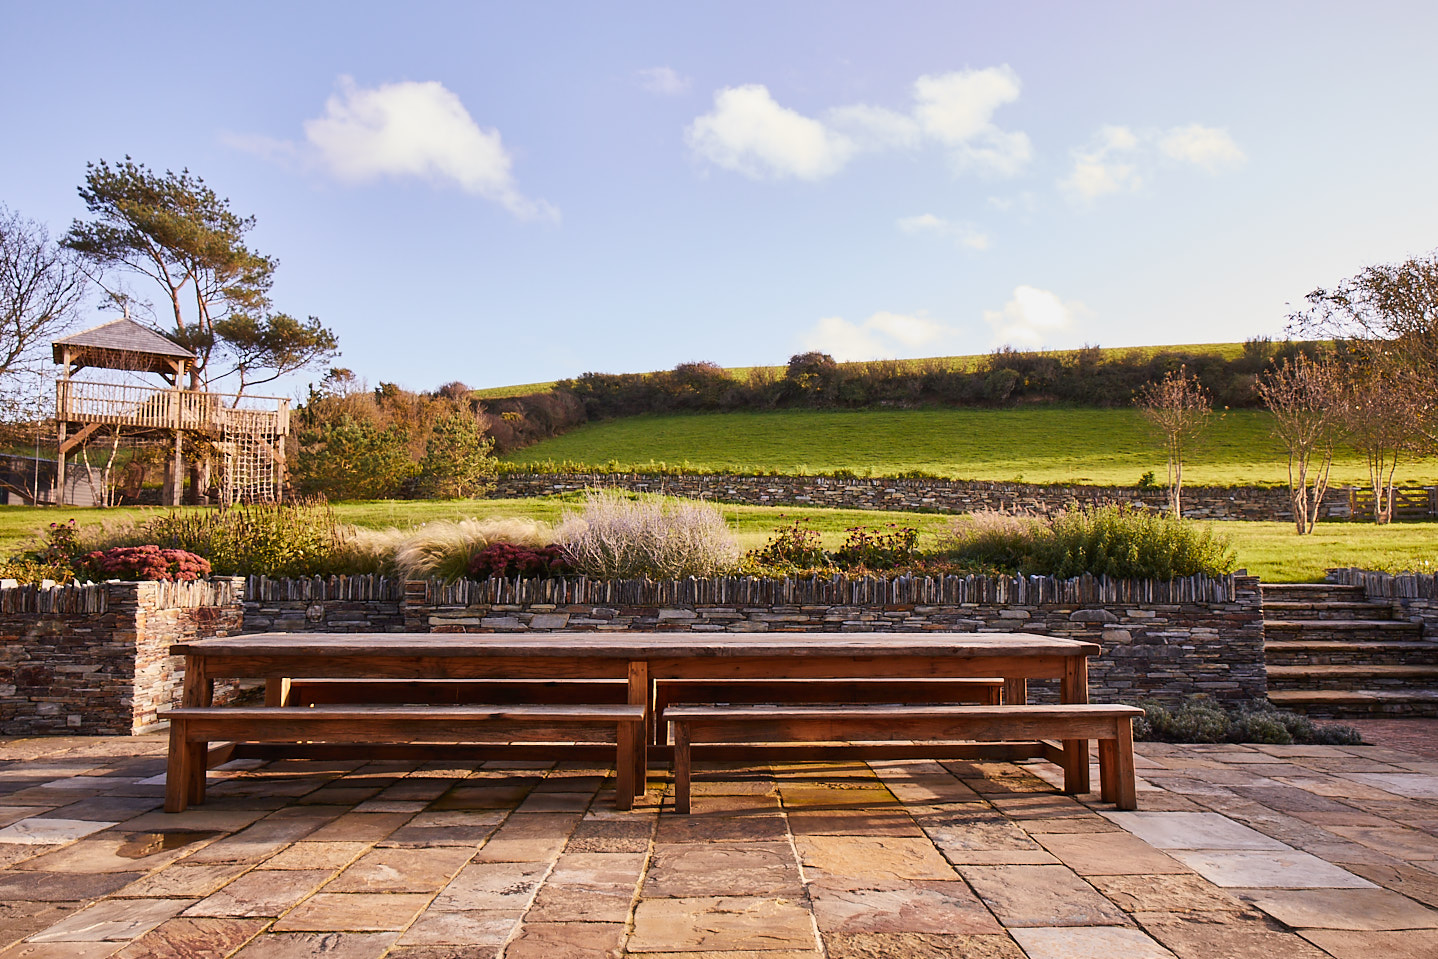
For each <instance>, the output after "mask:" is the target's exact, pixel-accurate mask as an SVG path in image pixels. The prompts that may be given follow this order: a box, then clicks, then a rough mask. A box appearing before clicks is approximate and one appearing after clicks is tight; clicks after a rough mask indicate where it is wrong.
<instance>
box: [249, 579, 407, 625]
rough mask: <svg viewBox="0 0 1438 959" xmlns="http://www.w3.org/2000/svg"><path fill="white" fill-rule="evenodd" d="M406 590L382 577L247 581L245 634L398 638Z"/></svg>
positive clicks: (395, 582)
mask: <svg viewBox="0 0 1438 959" xmlns="http://www.w3.org/2000/svg"><path fill="white" fill-rule="evenodd" d="M403 600H404V584H403V583H401V582H399V581H397V580H392V579H388V578H386V577H383V576H331V577H329V578H322V577H319V576H314V577H309V578H305V579H270V578H268V577H265V576H251V577H250V578H249V579H248V580H246V581H245V599H244V604H245V622H244V631H245V632H247V633H396V632H403V631H404V629H405V620H404V603H403Z"/></svg>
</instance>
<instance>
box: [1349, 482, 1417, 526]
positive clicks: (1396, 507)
mask: <svg viewBox="0 0 1438 959" xmlns="http://www.w3.org/2000/svg"><path fill="white" fill-rule="evenodd" d="M1434 517H1438V487H1435V486H1417V487H1407V488H1403V487H1399V488H1398V489H1395V490H1394V491H1393V518H1394V519H1395V520H1402V519H1408V520H1421V519H1432V518H1434ZM1348 518H1349V519H1353V520H1360V521H1361V520H1366V521H1368V522H1370V523H1371V522H1372V521H1373V490H1371V489H1358V488H1350V489H1349V490H1348Z"/></svg>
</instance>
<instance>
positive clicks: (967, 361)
mask: <svg viewBox="0 0 1438 959" xmlns="http://www.w3.org/2000/svg"><path fill="white" fill-rule="evenodd" d="M1040 352H1041V353H1043V355H1045V356H1053V357H1057V358H1058V359H1061V360H1065V359H1069V358H1071V357H1073V356H1075V355H1077V354H1078V352H1079V351H1078V350H1044V351H1040ZM1099 352H1100V353H1102V354H1103V355H1104V357H1105V358H1106V359H1117V358H1119V357H1124V356H1137V357H1140V358H1142V359H1148V358H1149V357H1151V356H1153V355H1154V354H1156V353H1189V354H1192V355H1195V356H1221V357H1223V358H1224V359H1226V360H1234V359H1237V358H1238V357H1240V356H1242V355H1243V344H1242V343H1188V344H1185V345H1182V346H1120V347H1108V348H1105V349H1101V350H1100V351H1099ZM989 355H990V354H988V353H971V354H969V355H967V356H932V357H928V358H926V359H916V360H898V361H897V362H899V363H902V364H904V365H905V366H913V367H925V368H927V367H934V366H937V367H939V368H940V369H945V370H972V369H975V368H977V367H978V366H979V365H980V364H981V363H983V362H984V361H985V360H987V359H988V358H989ZM839 365H840V366H862V365H864V364H863V363H840V364H839ZM785 369H787V367H784V366H736V367H731V368H730V369H729V372H730V373H731V374H732V375H733V376H734V377H735V378H737V379H741V380H747V379H748V378H749V377H750V376H751V375H753V374H754V373H756V372H760V371H762V372H767V373H773V374H781V375H782V374H783V372H784V371H785ZM554 382H555V381H553V380H551V381H550V382H548V383H519V384H515V385H513V386H489V387H485V388H484V389H478V390H473V391H472V394H473V395H474V396H475V397H476V398H477V399H503V398H504V397H507V396H526V395H528V394H531V393H548V392H549V391H550V390H552V389H554Z"/></svg>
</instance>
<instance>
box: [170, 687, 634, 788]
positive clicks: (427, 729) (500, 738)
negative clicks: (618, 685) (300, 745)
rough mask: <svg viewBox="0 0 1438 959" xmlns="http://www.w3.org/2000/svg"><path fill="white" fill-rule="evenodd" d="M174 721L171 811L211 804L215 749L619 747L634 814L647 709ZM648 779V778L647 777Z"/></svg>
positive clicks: (410, 710)
mask: <svg viewBox="0 0 1438 959" xmlns="http://www.w3.org/2000/svg"><path fill="white" fill-rule="evenodd" d="M166 716H167V718H168V719H169V720H170V751H169V765H168V767H167V772H166V779H165V811H166V812H183V811H184V809H185V807H186V806H187V805H188V804H190V803H192V802H193V803H200V802H203V801H204V798H205V766H206V764H205V755H206V752H207V748H208V745H209V743H211V742H219V741H236V742H270V743H274V742H279V743H287V742H329V743H508V742H587V743H605V744H608V743H613V744H614V745H615V747H616V765H615V769H616V771H617V775H618V779H619V781H618V785H617V786H616V789H615V802H616V805H617V806H618V807H619V808H620V809H628V808H630V806H631V805H632V803H633V797H634V794H635V788H634V787H635V772H636V770H635V761H634V755H635V748H636V747H637V746H638V745H639V743H640V739H639V737H640V736H641V735H642V732H643V728H644V707H643V706H642V705H628V704H623V703H614V704H597V705H565V704H543V705H514V704H486V705H466V706H442V705H441V706H435V705H429V706H372V705H336V706H320V707H313V708H296V707H292V706H207V707H179V708H175V709H172V710H170V711H169V713H167V714H166ZM641 775H642V774H641Z"/></svg>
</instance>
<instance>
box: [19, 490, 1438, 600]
mask: <svg viewBox="0 0 1438 959" xmlns="http://www.w3.org/2000/svg"><path fill="white" fill-rule="evenodd" d="M577 499H578V497H577V496H574V495H569V496H566V497H541V498H537V499H525V500H448V501H443V502H414V501H383V502H367V503H343V504H339V505H337V506H336V507H335V512H336V514H337V515H338V517H339V519H340V520H341V521H342V522H347V523H354V524H356V525H359V526H367V527H371V528H383V527H387V526H395V527H399V528H403V529H407V528H409V527H412V526H416V525H419V524H423V523H427V522H432V521H434V520H440V519H465V518H468V517H488V516H529V517H533V518H535V519H541V520H546V521H549V522H554V521H556V520H558V519H559V516H560V514H561V513H562V512H563V511H564V510H565V509H573V508H574V504H575V502H576V500H577ZM720 509H721V510H722V511H723V513H724V515H725V517H726V518H727V519H728V521H729V525H730V526H731V527H732V528H733V529H734V530H735V532H736V533H737V534H738V538H739V540H740V543H741V544H742V545H743V546H744V547H745V548H746V549H747V548H753V547H757V546H761V545H763V544H764V543H765V542H766V541H767V540H768V539H769V537H770V536H771V535H772V533H773V530H774V529H775V527H778V526H782V525H784V524H786V523H788V522H792V520H793V519H794V518H795V517H799V516H803V517H807V518H808V519H809V520H810V525H811V527H812V528H814V529H818V530H820V531H822V533H823V537H824V540H825V543H826V544H827V545H829V546H831V547H832V546H837V545H838V544H839V543H840V542H842V540H843V538H844V535H845V534H844V531H845V530H846V529H848V528H849V527H851V526H861V525H862V526H884V525H887V524H889V523H897V524H900V525H904V526H912V527H915V528H916V529H918V530H920V532H921V540H920V544H921V545H922V546H925V547H927V546H930V545H931V544H932V543H933V542H934V537H935V536H937V535H938V534H939V533H940V531H942V530H943V529H944V527H945V526H946V524H947V523H948V522H949V517H947V516H941V515H938V514H934V513H898V512H892V513H891V512H875V511H866V510H828V509H796V508H794V507H783V506H727V505H721V506H720ZM153 512H155V511H154V510H144V509H125V510H109V511H104V510H93V509H65V510H56V509H46V508H36V507H27V506H0V556H9V555H11V554H13V553H14V552H16V551H17V550H19V549H21V548H23V547H24V546H25V545H27V544H28V543H29V542H31V541H33V539H34V538H35V537H36V536H37V535H38V534H39V532H40V531H43V530H44V529H45V528H46V526H48V524H50V523H51V522H57V521H61V522H63V521H65V520H68V519H69V518H70V517H72V516H73V517H75V519H76V520H77V521H78V522H79V523H80V524H81V525H82V526H88V525H91V524H95V523H101V522H117V521H126V520H137V519H142V518H143V517H144V516H145V515H146V514H147V513H153ZM1213 526H1214V527H1215V528H1216V529H1217V530H1218V531H1219V532H1220V533H1223V534H1225V535H1227V536H1229V537H1231V538H1232V540H1233V544H1234V546H1235V548H1236V550H1237V553H1238V563H1239V565H1240V566H1241V567H1246V568H1247V569H1248V570H1249V571H1250V572H1252V573H1254V574H1256V575H1258V576H1260V577H1262V578H1263V579H1264V580H1265V581H1267V582H1314V581H1318V580H1321V579H1322V578H1323V573H1324V570H1326V569H1328V568H1330V567H1335V566H1359V567H1364V568H1368V569H1375V568H1381V569H1426V570H1428V571H1432V570H1433V569H1434V568H1435V565H1438V523H1431V522H1429V523H1402V524H1397V525H1393V526H1382V527H1376V526H1369V525H1361V524H1355V523H1327V524H1319V526H1318V529H1317V531H1316V532H1315V533H1314V535H1312V536H1302V537H1300V536H1297V535H1295V534H1294V532H1293V528H1292V527H1291V526H1288V525H1287V524H1285V523H1215V524H1213ZM1425 563H1426V564H1427V565H1426V566H1425V565H1424V564H1425Z"/></svg>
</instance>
